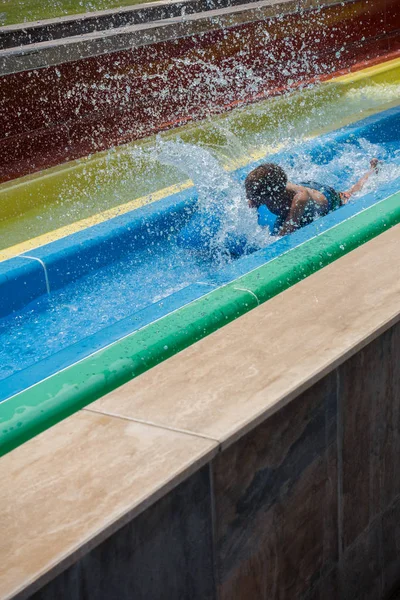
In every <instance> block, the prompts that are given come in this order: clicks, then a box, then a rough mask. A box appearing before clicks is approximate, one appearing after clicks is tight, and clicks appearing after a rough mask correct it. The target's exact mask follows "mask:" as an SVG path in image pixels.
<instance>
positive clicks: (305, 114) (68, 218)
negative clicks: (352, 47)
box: [0, 60, 400, 260]
mask: <svg viewBox="0 0 400 600" xmlns="http://www.w3.org/2000/svg"><path fill="white" fill-rule="evenodd" d="M399 64H400V61H399V60H393V61H390V62H388V63H383V64H382V65H380V66H379V67H378V68H376V67H374V68H372V69H366V70H363V71H361V72H359V73H357V74H354V75H353V74H352V75H347V76H345V77H344V78H339V79H335V80H333V81H332V83H330V82H327V83H326V84H321V85H320V86H317V87H314V88H312V89H309V90H304V91H299V92H294V93H292V94H287V95H285V96H282V97H277V98H272V99H269V100H267V101H263V102H259V103H257V104H254V105H252V106H249V107H246V108H241V109H235V110H233V111H231V112H229V113H226V114H224V115H221V116H218V117H213V118H210V119H207V120H204V121H200V122H198V123H193V124H191V125H188V126H185V127H181V128H178V129H175V130H172V131H169V132H165V133H163V134H162V135H161V136H159V139H160V140H161V141H165V142H170V141H174V140H177V139H181V140H182V141H184V142H186V143H189V144H196V145H201V146H202V147H204V148H206V149H208V150H209V151H210V152H211V153H212V154H213V156H215V157H216V158H217V159H218V161H219V162H220V164H221V165H222V166H224V167H225V168H226V169H228V170H230V171H232V170H235V169H237V168H238V167H240V166H243V165H246V164H248V163H250V162H251V161H252V160H257V159H258V158H260V157H261V156H265V155H266V154H268V153H270V152H271V151H275V150H276V149H279V148H280V147H285V146H287V147H290V146H291V145H295V144H299V143H301V141H302V140H303V139H307V138H309V137H315V136H317V135H320V134H321V133H323V132H324V131H329V130H331V129H334V128H338V127H340V126H341V125H346V124H347V123H349V122H352V121H356V120H358V119H361V118H363V117H366V116H368V115H370V114H373V113H375V112H379V111H382V110H385V109H386V108H389V107H390V106H392V105H393V104H395V103H397V101H398V98H399V97H400V67H399ZM157 156H158V150H157V142H156V139H155V138H154V137H152V138H147V139H146V140H143V141H141V142H135V143H131V144H127V145H125V146H120V147H117V148H113V149H112V150H110V151H107V152H103V153H99V154H97V155H92V156H90V157H87V158H85V159H81V160H77V161H73V162H70V163H67V164H65V165H62V166H60V167H56V168H53V169H48V170H47V171H43V172H41V173H37V174H35V175H31V176H27V177H23V178H20V179H17V180H15V181H12V182H9V183H5V184H2V185H0V260H4V259H6V258H10V257H12V256H15V255H17V254H19V253H21V252H26V251H28V250H30V249H31V248H35V247H37V246H40V245H42V244H46V243H48V242H49V241H51V240H53V239H58V238H61V237H63V236H65V235H68V234H69V233H73V232H74V231H77V230H79V229H80V228H84V227H88V226H89V225H91V224H94V223H96V222H98V220H104V219H107V218H110V216H115V215H116V214H119V213H122V212H123V211H127V210H133V209H134V208H137V207H138V206H141V205H142V204H145V203H148V202H151V201H152V200H153V199H158V198H160V197H162V196H163V195H165V193H164V192H162V188H164V187H167V186H173V185H176V184H178V185H180V184H183V185H190V183H189V182H188V181H187V176H186V174H185V172H182V171H181V170H179V169H177V168H174V167H171V166H165V165H162V164H161V163H160V162H159V161H158V159H157ZM188 160H189V161H190V158H188ZM160 190H161V195H160V194H159V191H160ZM171 193H172V192H171ZM109 210H112V211H114V212H113V215H110V214H104V217H103V215H102V213H104V212H105V211H109ZM84 220H87V221H86V222H82V223H80V224H79V223H78V222H79V221H84Z"/></svg>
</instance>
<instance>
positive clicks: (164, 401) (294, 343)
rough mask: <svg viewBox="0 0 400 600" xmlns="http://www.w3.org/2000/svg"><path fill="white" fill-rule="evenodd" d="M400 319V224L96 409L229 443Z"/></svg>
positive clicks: (108, 397) (100, 402)
mask: <svg viewBox="0 0 400 600" xmlns="http://www.w3.org/2000/svg"><path fill="white" fill-rule="evenodd" d="M397 320H400V225H397V226H396V227H393V228H392V229H390V230H389V231H387V232H385V233H384V234H382V235H380V236H379V237H377V238H375V239H374V240H372V241H370V242H369V243H367V244H364V245H363V246H361V247H359V248H358V249H357V250H354V251H353V252H351V253H349V254H347V255H346V256H344V257H343V258H341V259H339V260H337V261H336V262H334V263H332V264H331V265H329V266H327V267H325V268H324V269H322V270H321V271H319V272H318V273H315V274H314V275H311V276H310V277H308V278H307V279H305V280H303V281H302V282H300V283H298V284H297V285H295V286H294V287H292V288H290V289H288V290H286V291H285V292H283V293H282V294H280V295H278V296H276V297H275V298H273V299H272V300H270V301H269V302H266V303H265V304H263V305H261V306H259V307H258V308H256V309H254V310H252V311H251V312H249V313H247V314H246V315H244V316H242V317H241V318H240V319H238V320H236V321H234V322H233V323H231V324H229V325H227V326H226V327H224V328H222V329H220V330H218V331H217V332H215V333H213V334H212V335H210V336H208V337H207V338H204V339H203V340H201V341H200V342H198V343H197V344H195V345H193V346H191V347H189V348H187V349H186V350H184V351H183V352H181V353H180V354H177V355H175V356H174V357H172V358H170V359H169V360H168V361H166V362H164V363H161V364H160V365H158V366H156V367H154V368H153V369H151V370H150V371H148V372H147V373H144V374H143V375H141V376H140V377H138V378H137V379H134V380H132V381H131V382H129V383H127V384H126V385H124V386H122V387H121V388H119V389H117V390H115V391H114V392H112V393H110V394H108V395H106V396H104V397H103V398H101V399H100V400H97V401H96V402H94V403H93V404H91V405H89V406H88V407H87V410H88V411H89V410H90V411H98V412H102V413H104V414H112V415H118V416H121V417H124V418H128V419H135V420H138V421H141V422H149V423H154V424H157V425H158V426H161V427H169V428H171V429H175V430H176V431H189V432H191V433H193V434H195V435H203V436H207V437H209V438H211V439H215V440H218V441H219V442H220V443H221V444H222V446H223V447H224V446H227V445H229V444H231V443H232V442H233V441H235V440H236V439H237V438H238V437H240V436H242V435H244V433H246V432H247V431H248V430H249V429H251V428H253V427H255V425H256V424H257V423H258V422H260V421H262V420H264V419H265V418H266V417H267V416H268V415H270V414H272V413H273V412H276V411H277V410H278V408H280V407H281V406H283V405H284V404H286V403H288V402H289V401H290V400H291V399H292V398H294V397H295V396H298V395H299V393H300V392H301V391H303V390H305V389H306V388H308V387H310V386H311V385H312V384H313V383H315V382H316V381H317V380H319V379H320V378H322V377H323V376H324V375H326V374H327V373H328V372H330V371H332V370H333V369H334V368H335V367H336V366H337V365H339V364H340V363H342V362H344V361H345V360H346V359H347V358H349V357H350V356H351V355H352V354H353V353H355V352H356V351H357V350H359V349H360V348H361V347H363V346H365V345H366V344H367V343H368V342H369V341H371V340H372V339H373V338H374V337H376V336H377V335H378V334H379V333H380V332H382V331H383V330H385V329H387V328H388V327H389V326H390V325H391V324H392V323H394V322H395V321H397Z"/></svg>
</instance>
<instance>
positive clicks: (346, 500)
mask: <svg viewBox="0 0 400 600" xmlns="http://www.w3.org/2000/svg"><path fill="white" fill-rule="evenodd" d="M214 478H215V482H214V489H215V501H216V514H217V538H216V543H217V564H218V582H219V583H218V585H219V593H220V596H219V597H220V600H228V599H229V600H242V599H243V600H245V599H246V598H257V599H259V600H272V599H276V600H292V599H293V598H296V599H297V598H299V599H304V600H305V599H307V600H317V599H321V600H330V599H335V600H379V599H380V598H386V596H387V594H389V593H390V592H391V591H393V589H394V588H395V587H396V584H399V583H400V325H397V326H395V327H393V328H392V329H391V330H389V331H387V332H386V333H385V334H383V335H382V336H380V337H379V338H378V339H377V340H375V341H374V342H372V343H371V344H369V345H368V346H367V347H366V348H365V349H364V350H362V351H360V352H359V353H358V354H356V355H355V356H354V357H353V358H351V359H350V360H348V361H347V362H346V363H345V364H343V365H342V366H341V367H340V368H339V369H338V370H337V371H336V372H334V373H332V374H331V375H329V376H327V377H326V378H324V379H323V380H322V381H320V382H319V383H317V384H316V385H314V386H313V387H312V388H311V389H310V390H308V391H307V392H306V393H304V394H303V395H302V396H300V397H299V398H297V399H295V400H294V401H293V402H291V403H290V404H289V405H288V406H287V407H285V408H284V409H282V410H281V411H280V412H279V413H277V414H276V415H274V416H273V417H272V418H270V419H269V420H268V421H266V422H265V423H264V424H262V425H260V426H259V427H257V428H256V429H255V430H253V431H252V432H250V433H249V434H247V435H246V436H245V437H244V438H242V439H241V440H240V441H239V442H237V443H236V444H234V445H233V446H232V447H230V448H228V449H227V450H226V451H225V452H223V453H222V454H220V455H219V456H218V457H217V458H216V459H215V461H214ZM249 591H250V592H251V593H250V595H247V594H248V593H249Z"/></svg>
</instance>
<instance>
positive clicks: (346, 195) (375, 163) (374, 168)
mask: <svg viewBox="0 0 400 600" xmlns="http://www.w3.org/2000/svg"><path fill="white" fill-rule="evenodd" d="M370 167H371V169H370V170H369V171H368V172H367V173H365V175H363V176H362V177H361V179H359V180H358V181H357V183H355V184H354V185H353V186H352V187H351V188H350V189H349V190H347V191H346V192H342V193H341V194H340V197H341V199H342V204H347V203H348V201H349V200H350V198H351V196H353V194H356V193H357V192H360V191H361V190H362V189H363V187H364V185H365V184H366V183H367V181H368V179H369V178H370V177H371V175H374V174H376V173H378V170H379V160H378V159H377V158H373V159H372V160H371V161H370Z"/></svg>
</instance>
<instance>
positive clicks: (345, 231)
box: [0, 60, 400, 453]
mask: <svg viewBox="0 0 400 600" xmlns="http://www.w3.org/2000/svg"><path fill="white" fill-rule="evenodd" d="M399 76H400V67H399V63H398V61H397V60H392V61H389V62H387V63H383V64H381V65H379V66H377V67H371V68H369V69H366V70H364V71H360V72H358V73H357V74H351V75H346V76H341V77H337V78H335V79H333V80H330V81H328V82H325V83H323V84H320V85H319V86H315V87H313V88H312V89H307V90H303V91H296V92H294V93H292V94H291V95H290V97H289V98H288V97H282V98H279V99H276V98H275V99H270V100H267V101H264V102H263V103H260V104H257V105H255V106H252V107H249V108H248V109H240V110H238V111H237V112H233V113H230V114H229V116H228V117H225V118H224V119H221V117H218V118H216V119H214V120H213V121H206V122H201V123H199V124H196V126H190V127H186V128H183V129H181V130H178V131H174V132H170V133H169V134H168V135H166V136H163V137H161V138H160V137H159V138H157V139H149V140H145V141H144V142H143V143H142V144H141V145H139V144H137V143H136V144H133V145H132V144H131V145H129V146H128V147H122V148H119V149H115V150H113V151H112V152H111V153H110V152H108V153H105V154H104V153H103V154H100V155H99V156H93V157H90V158H88V159H85V160H83V161H76V162H75V163H73V164H68V165H66V167H64V166H63V167H60V168H56V169H54V168H53V169H50V170H49V171H48V172H46V171H45V172H42V173H39V174H38V175H33V176H27V177H25V178H22V180H15V181H13V182H11V183H6V184H3V190H2V192H3V194H4V195H5V196H6V197H7V194H8V195H10V196H12V195H13V194H14V195H16V193H17V190H19V194H20V196H21V197H22V198H28V201H29V204H30V205H28V206H25V207H24V208H23V209H22V208H21V206H20V207H18V209H17V208H16V207H15V204H14V203H12V202H4V203H3V204H2V206H3V207H5V208H3V210H4V218H3V223H4V228H5V230H7V229H8V228H9V229H10V230H11V226H10V225H12V223H13V215H12V214H9V212H8V214H7V211H10V208H7V207H11V210H14V211H17V210H18V211H21V210H24V211H25V217H26V218H27V222H28V223H35V222H36V220H38V221H39V222H40V223H42V222H44V223H45V225H44V232H43V233H40V234H39V235H38V236H36V237H34V238H32V239H24V238H23V237H22V238H21V236H22V231H24V232H25V236H26V232H27V229H26V228H24V229H22V227H21V228H20V229H18V228H15V229H14V235H15V236H18V235H19V240H20V241H19V242H18V243H17V244H12V243H11V244H10V246H8V247H6V248H4V249H3V251H2V252H3V256H2V258H3V261H2V262H1V263H0V276H1V280H0V281H1V283H0V285H1V288H2V294H1V303H0V311H1V321H0V328H1V338H2V345H1V349H0V357H1V360H0V364H1V369H0V377H1V387H0V418H1V420H2V429H1V447H2V452H3V453H4V452H7V451H8V450H10V449H11V448H13V447H15V446H16V445H19V444H20V443H22V442H23V441H24V440H26V439H28V438H30V437H32V436H33V435H35V434H37V433H38V432H40V431H42V430H43V429H44V428H46V427H48V426H49V425H51V424H53V423H55V422H57V421H59V420H60V419H62V418H64V417H65V416H67V415H69V414H71V413H73V412H74V411H76V410H78V409H79V408H81V407H82V406H85V405H86V404H88V403H89V402H91V401H93V400H94V399H96V398H98V397H100V396H102V395H103V394H105V393H106V392H109V391H110V390H112V389H114V388H115V387H117V386H119V385H121V384H122V383H124V382H126V381H128V380H129V379H131V378H132V377H135V376H137V375H139V374H140V373H143V372H144V371H146V370H148V369H149V368H151V367H152V366H154V365H156V364H157V363H159V362H160V361H163V360H165V359H166V358H168V357H169V356H171V355H173V354H175V353H176V352H179V351H180V350H182V349H183V348H185V347H186V346H188V345H189V344H191V343H193V342H194V341H196V340H198V339H200V338H202V337H204V336H205V335H207V334H209V333H211V332H212V331H215V330H216V329H218V328H220V327H221V326H223V325H224V324H225V323H227V322H229V321H231V320H232V319H235V318H237V317H238V316H240V315H241V314H244V313H245V312H246V311H248V310H250V309H251V308H253V307H255V306H257V305H259V304H260V303H262V302H264V301H265V300H267V299H269V298H271V297H273V296H274V295H276V294H277V293H279V292H280V291H282V290H284V289H285V288H287V287H288V286H290V285H292V284H293V283H296V282H297V281H299V280H301V279H302V278H304V277H306V276H307V275H308V274H310V273H312V272H314V271H316V270H318V269H320V268H321V267H323V266H325V265H326V264H329V263H330V262H332V261H333V260H335V258H337V257H340V256H342V255H344V254H345V253H347V252H349V251H350V250H352V249H354V248H355V247H357V246H358V245H360V244H362V243H364V242H365V241H367V240H369V239H371V238H372V237H374V236H376V235H378V234H379V233H381V232H382V231H384V230H385V229H387V228H389V227H391V226H392V225H394V224H396V223H398V222H399V220H400V208H399V207H400V204H399V190H400V145H399V140H400V119H399V117H400V112H399V108H398V106H397V105H398V95H397V92H398V83H397V82H398V77H399ZM310 109H311V110H310ZM277 121H279V122H281V121H282V129H281V130H279V131H278V132H277V131H276V122H277ZM321 123H323V124H324V128H322V127H321ZM221 138H222V139H223V142H224V143H220V144H218V142H219V141H221ZM371 157H377V158H378V159H379V160H380V161H381V168H380V171H379V173H378V174H376V175H375V176H374V177H372V178H371V180H370V181H369V183H368V185H367V187H366V188H364V190H363V191H362V192H361V193H360V194H358V196H355V197H354V199H352V201H351V202H350V203H349V204H347V205H346V206H343V207H341V208H340V209H338V210H336V211H334V212H332V213H331V214H329V215H327V216H325V217H322V218H319V219H316V220H315V221H313V222H312V223H311V224H310V225H308V226H306V227H304V228H302V229H301V230H299V231H297V232H295V233H294V234H291V235H287V236H284V237H281V238H280V237H277V236H274V235H273V234H272V233H271V232H272V230H273V224H274V219H275V216H274V215H273V214H272V213H269V212H268V211H267V210H266V209H265V210H261V209H260V210H259V212H258V214H257V212H256V211H255V210H251V209H249V208H248V207H247V203H246V199H245V197H244V188H243V180H244V178H245V177H246V175H247V174H248V172H249V171H250V170H252V169H253V168H254V167H255V166H257V165H259V164H262V163H263V162H265V161H273V162H278V163H279V164H281V165H282V166H283V167H284V168H285V170H286V171H287V173H288V175H289V177H290V178H291V179H292V180H294V181H296V180H297V181H300V180H304V179H310V178H311V179H314V180H317V181H324V182H326V183H328V184H329V185H332V186H334V187H335V188H336V189H338V190H345V189H347V188H348V187H349V186H350V185H352V183H354V181H355V180H357V178H358V177H359V176H360V175H361V174H362V173H363V172H364V171H365V170H366V169H367V168H368V164H369V160H370V159H371ZM138 163H139V164H140V165H141V170H140V169H136V168H135V167H136V165H137V164H138ZM146 171H147V173H150V174H152V175H154V174H156V176H158V177H159V179H158V184H159V185H158V188H160V183H161V184H163V183H164V182H165V180H166V179H167V178H168V176H170V177H173V176H174V175H175V174H177V175H178V178H177V180H176V182H175V184H173V185H172V186H169V187H167V188H161V189H156V191H155V192H154V193H153V195H150V196H144V197H141V198H139V199H135V200H131V201H129V202H127V203H123V204H120V205H118V204H117V205H114V206H113V204H114V203H115V202H116V199H120V198H121V195H120V194H121V193H120V189H121V188H118V184H120V181H121V179H122V180H125V181H126V180H128V182H129V184H128V188H129V190H132V186H133V185H134V182H136V181H137V178H138V177H142V178H143V173H146ZM82 173H85V175H86V178H83V177H82ZM171 173H172V176H171ZM188 178H190V179H189V180H188ZM108 179H110V181H108ZM88 180H89V181H91V182H93V183H94V184H96V182H97V183H98V182H101V183H102V182H105V188H106V190H107V194H109V196H111V207H110V206H109V207H108V208H107V209H106V210H103V211H100V212H98V213H94V214H89V216H87V211H88V210H89V211H90V212H92V213H93V212H94V211H95V210H96V208H98V207H99V206H101V204H100V202H101V200H97V202H98V203H97V204H96V199H95V200H94V202H93V205H91V204H90V203H88V204H89V206H87V205H84V204H83V203H82V201H81V199H80V200H76V199H75V202H74V201H71V205H70V206H69V207H68V211H67V224H66V225H63V226H62V227H56V228H54V229H53V230H50V231H49V229H50V227H49V226H53V227H54V224H56V225H59V224H61V223H62V221H55V217H54V215H56V214H57V213H58V214H59V215H61V213H62V211H64V213H65V212H66V211H65V206H66V205H67V206H68V204H67V203H65V202H60V195H58V196H57V193H59V191H60V189H61V190H62V194H65V190H66V189H68V186H69V190H70V191H72V193H75V194H76V195H77V196H79V193H81V192H82V188H83V186H84V185H87V181H88ZM116 181H117V184H116V183H115V182H116ZM156 183H157V181H156V182H155V181H154V179H153V177H151V178H150V182H149V184H148V185H153V186H155V184H156ZM168 183H172V181H171V180H170V181H169V182H168ZM107 184H108V185H107ZM113 186H114V187H115V189H114V192H115V193H114V195H113V194H110V188H111V189H112V187H113ZM93 187H94V188H95V193H94V196H93V197H94V198H96V193H97V196H98V198H100V199H101V196H102V193H103V194H104V191H103V190H101V187H102V186H101V184H99V183H98V185H97V186H96V185H94V186H93ZM99 188H100V192H98V191H96V190H98V189H99ZM21 190H24V193H23V194H21ZM43 190H46V191H47V196H46V195H44V193H43ZM125 193H126V190H125ZM15 197H16V196H15ZM81 198H82V196H81ZM140 205H142V206H140ZM102 208H104V205H103V206H102ZM60 209H61V210H60ZM49 215H51V216H49ZM46 216H47V218H46ZM72 216H74V217H75V218H76V216H78V217H84V218H79V220H77V221H72V219H71V217H72ZM60 218H61V217H60ZM17 221H19V219H17V220H16V222H17ZM33 226H34V225H33ZM46 229H47V231H46ZM28 231H29V229H28ZM42 231H43V230H42ZM15 239H18V237H16V238H15ZM21 239H22V241H21Z"/></svg>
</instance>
